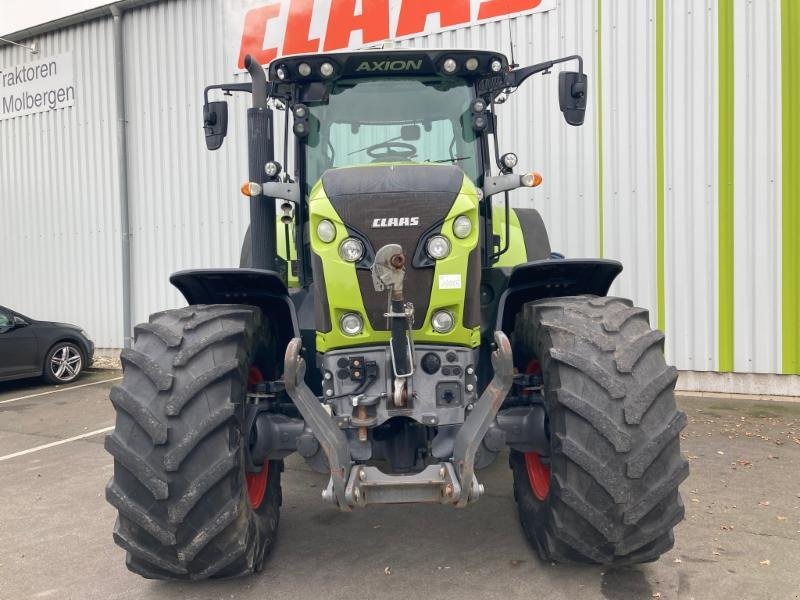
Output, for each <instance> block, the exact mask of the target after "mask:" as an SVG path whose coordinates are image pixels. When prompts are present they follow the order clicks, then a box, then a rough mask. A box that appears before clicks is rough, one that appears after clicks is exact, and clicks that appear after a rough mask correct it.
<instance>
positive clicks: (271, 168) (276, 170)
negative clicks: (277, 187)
mask: <svg viewBox="0 0 800 600" xmlns="http://www.w3.org/2000/svg"><path fill="white" fill-rule="evenodd" d="M264 172H265V173H266V174H267V177H272V178H275V177H277V176H278V175H279V174H280V172H281V163H279V162H275V161H274V160H271V161H269V162H268V163H267V164H265V165H264Z"/></svg>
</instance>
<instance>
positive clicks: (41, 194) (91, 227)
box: [0, 21, 122, 347]
mask: <svg viewBox="0 0 800 600" xmlns="http://www.w3.org/2000/svg"><path fill="white" fill-rule="evenodd" d="M37 41H38V43H39V48H40V54H39V56H45V57H46V56H51V55H54V54H59V53H62V52H67V51H72V53H73V58H74V72H75V106H74V107H72V108H68V109H63V110H56V111H48V112H45V113H39V114H35V115H29V116H25V117H18V118H15V119H8V120H4V121H0V304H2V305H4V306H8V307H9V308H13V309H15V310H18V311H19V312H21V313H24V314H27V315H28V316H30V317H32V318H34V319H41V320H48V321H50V320H55V321H68V322H73V323H77V324H80V325H81V326H83V327H84V328H85V329H86V330H88V332H89V334H90V335H91V336H92V337H93V339H94V340H95V343H97V344H98V345H99V346H101V347H103V346H105V347H114V346H117V347H118V346H120V345H121V341H122V327H121V323H122V296H121V279H120V274H119V273H120V267H119V265H120V241H119V240H120V238H119V206H118V203H119V200H118V197H119V193H118V186H117V181H118V174H117V167H116V159H115V156H116V121H115V120H114V93H113V91H114V84H113V81H114V80H113V61H112V59H111V56H112V55H113V40H112V36H111V22H110V21H93V22H91V23H87V24H84V25H79V26H76V27H71V28H69V29H64V30H60V31H56V32H53V33H49V34H47V35H43V36H41V37H40V38H38V40H37ZM37 58H38V57H37ZM26 60H29V55H28V53H27V51H26V50H23V49H22V48H18V47H12V46H5V47H3V48H0V65H2V66H3V67H4V68H6V67H10V66H12V65H17V64H21V63H23V62H25V61H26Z"/></svg>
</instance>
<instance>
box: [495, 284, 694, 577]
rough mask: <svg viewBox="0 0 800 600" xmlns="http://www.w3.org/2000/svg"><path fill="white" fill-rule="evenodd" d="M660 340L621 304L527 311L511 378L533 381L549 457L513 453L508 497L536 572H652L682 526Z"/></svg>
mask: <svg viewBox="0 0 800 600" xmlns="http://www.w3.org/2000/svg"><path fill="white" fill-rule="evenodd" d="M663 340H664V335H663V334H662V333H661V332H660V331H657V330H652V329H651V328H650V325H649V320H648V313H647V311H646V310H645V309H642V308H636V307H634V306H633V305H632V303H631V302H630V301H628V300H623V299H620V298H610V297H609V298H601V297H595V296H578V297H571V298H555V299H546V300H541V301H538V302H532V303H529V304H527V305H525V306H524V307H523V311H522V312H521V313H520V316H519V317H518V318H517V323H516V325H515V329H514V335H513V344H514V351H515V357H516V358H517V367H518V368H519V369H521V370H522V369H524V370H526V371H527V372H529V373H530V372H537V371H539V370H541V374H542V378H543V398H544V404H545V410H546V414H547V424H548V425H547V427H548V434H549V437H550V454H549V455H548V456H540V455H538V454H536V453H533V452H529V453H524V454H523V453H520V452H514V451H512V453H511V457H510V463H511V468H512V471H513V476H514V495H515V498H516V501H517V506H518V510H519V517H520V521H521V523H522V527H523V529H524V531H525V534H526V536H527V537H528V539H529V540H530V541H531V542H532V543H533V545H534V546H535V547H536V548H537V550H538V552H539V555H540V556H541V557H542V559H543V560H552V561H556V562H577V563H599V564H605V565H615V566H616V565H626V564H636V563H643V562H649V561H653V560H656V559H657V558H658V557H659V556H661V554H663V553H664V552H666V551H667V550H669V549H670V548H671V547H672V546H673V544H674V536H673V531H672V529H673V527H674V526H675V525H676V524H677V523H679V522H680V521H681V520H682V519H683V516H684V507H683V503H682V501H681V497H680V495H679V493H678V485H679V484H680V483H681V482H682V481H683V480H684V479H686V477H687V475H688V474H689V467H688V463H687V462H686V460H685V459H684V458H683V457H682V456H681V453H680V432H681V430H682V429H683V428H684V426H685V425H686V415H685V414H684V413H682V412H680V411H678V410H677V409H676V406H675V398H674V393H673V390H674V387H675V381H676V379H677V371H676V370H675V368H674V367H669V366H667V364H666V362H665V360H664V355H663Z"/></svg>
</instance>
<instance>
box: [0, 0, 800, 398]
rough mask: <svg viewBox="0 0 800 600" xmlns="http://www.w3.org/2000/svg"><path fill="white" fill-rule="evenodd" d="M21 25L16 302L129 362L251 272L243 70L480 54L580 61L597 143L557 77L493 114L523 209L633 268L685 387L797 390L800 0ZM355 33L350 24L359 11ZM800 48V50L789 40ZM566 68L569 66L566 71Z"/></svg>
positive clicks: (5, 267) (11, 276)
mask: <svg viewBox="0 0 800 600" xmlns="http://www.w3.org/2000/svg"><path fill="white" fill-rule="evenodd" d="M84 4H88V5H89V6H88V7H87V9H86V10H85V11H83V12H80V13H77V14H61V15H58V17H57V18H56V19H55V20H51V21H48V22H46V23H33V22H31V23H25V24H24V27H23V28H21V29H20V27H19V26H17V27H14V26H12V25H7V23H6V22H4V21H3V17H2V14H0V36H2V39H0V214H2V228H0V265H2V268H1V269H0V304H2V305H5V306H8V307H11V308H14V309H15V310H18V311H20V312H22V313H25V314H29V315H30V316H32V317H34V318H42V319H48V320H58V321H67V322H73V323H76V324H80V325H81V326H82V327H84V328H85V329H87V330H88V331H89V333H90V334H91V335H92V336H93V338H94V341H95V343H96V345H97V346H98V347H99V348H108V349H118V348H121V347H123V345H124V344H125V343H126V338H129V337H130V335H131V331H130V330H127V331H126V328H125V323H126V322H128V321H130V322H131V323H134V324H135V323H137V322H141V321H144V320H146V319H147V317H148V315H149V314H150V313H152V312H155V311H158V310H163V309H165V308H172V307H177V306H181V305H183V304H184V303H185V302H184V300H183V298H182V297H181V296H180V294H179V293H178V292H177V291H176V290H175V289H173V288H172V287H171V286H170V284H169V281H168V278H169V275H170V274H171V273H172V272H175V271H178V270H181V269H187V268H199V267H231V266H237V265H238V261H239V252H240V247H241V243H242V238H243V234H244V231H245V229H246V227H247V223H248V216H249V213H248V205H247V203H246V202H244V201H243V199H242V196H241V195H240V193H239V187H240V186H241V184H242V182H243V181H245V180H246V179H247V160H246V137H245V135H244V114H245V108H246V106H247V100H246V98H244V97H238V98H232V99H230V102H231V107H230V115H231V120H232V126H231V130H230V133H229V136H228V139H227V141H226V144H225V145H224V146H223V148H222V149H221V150H219V151H218V152H213V153H212V152H208V151H207V150H206V148H205V144H204V140H203V129H202V104H203V89H204V88H205V86H207V85H210V84H214V83H222V82H234V81H237V80H241V81H247V80H248V76H247V75H246V73H242V69H241V66H240V61H241V57H242V56H243V55H244V54H245V53H246V52H250V53H252V54H254V55H255V56H256V57H258V58H259V59H260V60H262V61H265V60H268V59H270V58H273V57H275V56H279V55H282V54H292V53H297V52H308V51H325V52H328V51H334V50H336V49H342V48H346V47H349V48H358V47H361V46H364V45H366V44H375V43H378V42H380V41H381V40H385V39H387V38H388V39H389V43H392V44H395V45H398V46H411V47H430V48H442V47H451V48H486V49H493V50H497V51H501V52H504V53H506V54H509V53H510V51H511V49H512V48H513V52H514V58H515V60H516V62H517V63H520V64H523V65H526V64H533V63H535V62H540V61H542V60H546V59H548V58H555V57H559V56H564V55H568V54H581V55H582V56H583V58H584V69H585V71H586V72H587V73H588V75H589V84H590V96H589V104H588V110H587V114H586V121H585V124H584V126H583V127H579V128H572V127H569V126H568V125H566V124H565V123H564V121H563V119H562V117H561V114H560V112H559V109H558V102H557V77H556V76H555V75H556V74H555V73H554V74H553V75H552V76H549V77H541V78H536V80H535V81H532V82H530V83H529V84H528V85H527V86H526V87H525V88H524V89H523V88H521V89H519V90H518V91H517V92H516V94H515V97H514V98H513V100H512V101H510V102H508V104H506V105H504V106H501V107H500V108H499V110H500V111H502V114H501V119H500V123H501V127H502V130H501V134H500V140H501V145H502V148H501V150H502V151H514V152H515V153H516V154H517V155H518V156H519V162H520V165H521V166H522V167H523V168H530V169H536V170H537V171H540V172H541V173H542V174H543V176H544V183H543V184H542V185H541V186H540V187H538V188H536V189H533V190H530V189H526V190H524V191H516V192H514V195H513V196H512V202H513V204H514V205H516V206H529V207H535V208H537V209H538V210H539V211H540V212H541V214H542V215H543V217H544V220H545V223H546V224H547V226H548V229H549V232H550V238H551V244H552V246H553V249H554V250H558V251H559V252H561V253H563V254H565V255H566V256H568V257H599V256H602V257H604V258H613V259H617V260H620V261H621V262H622V263H623V265H624V267H625V268H624V271H623V273H622V274H621V275H620V277H619V278H618V279H617V281H616V283H615V284H614V286H613V287H612V293H613V294H615V295H620V296H625V297H629V298H631V299H633V300H634V302H635V303H636V304H638V305H639V306H644V307H646V308H648V309H649V310H650V317H651V321H652V322H653V324H654V325H657V326H658V327H660V328H661V329H663V330H664V331H665V333H666V344H665V352H666V354H667V360H668V361H669V362H670V363H672V364H674V365H676V366H677V368H678V369H680V370H681V371H682V372H683V376H682V379H681V381H680V383H679V387H683V389H689V390H703V391H727V392H744V393H752V394H768V395H800V236H799V235H798V232H799V231H800V113H798V111H797V107H798V98H800V37H798V35H797V32H798V31H800V4H798V3H797V2H794V0H763V1H762V0H760V1H759V2H750V1H748V0H673V1H666V0H645V1H641V2H640V1H637V2H629V1H627V0H510V1H509V0H448V1H446V2H445V1H426V0H386V2H377V1H374V2H372V1H370V0H123V1H121V2H116V3H112V4H105V5H100V6H98V4H99V3H98V2H91V0H89V1H88V2H84ZM343 15H344V18H342V16H343ZM790 32H792V33H793V34H794V37H792V35H790ZM554 71H558V68H557V67H556V68H554Z"/></svg>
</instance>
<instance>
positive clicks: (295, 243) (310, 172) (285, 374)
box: [106, 49, 688, 579]
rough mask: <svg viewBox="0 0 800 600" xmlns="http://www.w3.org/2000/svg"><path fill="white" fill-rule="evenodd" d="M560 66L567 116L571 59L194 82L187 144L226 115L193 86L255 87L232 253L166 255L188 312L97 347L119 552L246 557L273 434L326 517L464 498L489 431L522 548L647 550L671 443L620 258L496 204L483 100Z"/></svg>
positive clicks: (435, 55)
mask: <svg viewBox="0 0 800 600" xmlns="http://www.w3.org/2000/svg"><path fill="white" fill-rule="evenodd" d="M566 62H571V63H574V64H576V65H577V71H571V72H567V71H563V72H561V73H559V75H558V95H559V103H560V108H561V111H562V112H563V114H564V117H565V119H566V121H567V123H569V124H571V125H581V124H582V123H583V118H584V113H585V110H586V98H587V87H588V86H587V77H586V75H585V74H584V73H583V63H582V59H581V58H580V57H579V56H569V57H565V58H560V59H557V60H550V61H547V62H543V63H540V64H536V65H532V66H529V67H522V68H518V66H517V65H513V64H511V65H510V64H509V62H508V60H507V58H506V57H505V56H503V55H502V54H500V53H497V52H487V51H472V50H453V51H450V50H418V49H407V50H369V51H360V52H349V53H334V54H318V55H307V56H292V57H285V58H280V59H278V60H275V61H273V62H272V63H271V64H270V65H269V67H268V69H267V73H265V71H264V69H263V68H262V66H261V65H259V64H258V63H257V62H256V61H254V60H252V59H251V58H250V57H248V58H247V60H246V66H247V69H248V71H249V73H250V76H251V82H248V83H232V84H221V85H213V86H209V87H208V88H206V90H205V104H204V115H203V116H204V129H205V135H206V144H207V146H208V148H209V149H212V150H213V149H217V148H219V147H220V146H221V144H222V143H223V140H224V138H225V135H226V132H227V123H228V110H227V104H226V102H224V101H210V99H209V95H210V94H211V93H212V92H215V93H219V92H223V93H226V94H231V93H234V92H243V93H249V94H251V96H252V107H251V108H248V110H247V132H248V161H249V165H248V168H249V181H248V182H246V183H245V185H244V186H243V187H242V191H243V193H244V194H245V195H246V196H248V197H249V202H250V228H249V231H248V233H247V235H246V239H245V241H244V244H243V248H242V260H241V265H240V268H237V269H208V270H193V271H183V272H179V273H175V274H174V275H173V276H172V277H171V282H172V283H173V284H174V285H175V286H176V287H177V288H178V289H179V290H180V291H181V292H182V294H183V295H184V296H185V298H186V300H187V302H188V306H186V307H185V308H179V309H176V310H166V311H164V312H160V313H156V314H154V315H152V316H151V317H150V320H149V322H147V323H143V324H141V325H138V326H137V327H136V328H135V343H134V345H133V348H130V349H125V350H123V351H122V355H121V358H122V362H123V366H124V370H125V372H124V378H123V380H122V382H121V383H120V384H119V385H118V386H116V387H114V388H113V389H112V391H111V401H112V403H113V404H114V407H115V409H116V414H117V417H116V427H115V430H114V432H113V433H112V434H111V435H109V436H108V438H107V439H106V449H107V450H108V451H109V452H110V453H111V454H112V455H113V457H114V476H113V478H112V479H111V481H110V482H109V484H108V486H107V488H106V497H107V499H108V501H109V502H110V503H111V504H112V505H114V506H115V507H116V508H117V509H118V511H119V517H118V519H117V522H116V526H115V529H114V539H115V541H116V542H117V544H119V545H120V546H121V547H122V548H124V549H125V550H126V551H127V566H128V568H129V569H130V570H131V571H134V572H136V573H139V574H140V575H143V576H144V577H148V578H154V579H203V578H209V577H230V576H236V575H242V574H246V573H251V572H254V571H258V570H259V569H260V568H261V567H262V564H263V561H264V557H265V555H266V554H267V553H268V552H269V551H270V548H271V546H272V544H273V542H274V539H275V536H276V531H277V528H278V518H279V509H280V504H281V484H280V479H281V472H282V467H283V460H284V458H285V457H287V456H288V455H289V454H291V453H294V452H297V453H299V454H300V456H302V457H303V458H304V459H305V460H306V461H307V462H308V464H309V465H311V467H313V468H314V469H315V470H317V471H319V472H320V473H324V474H326V475H327V476H328V481H327V485H326V487H325V488H324V490H323V491H322V499H321V502H327V503H330V505H331V506H332V507H338V509H340V510H343V511H350V510H353V509H356V508H359V507H364V506H367V505H370V504H383V503H412V502H415V503H416V502H428V503H441V504H447V505H451V506H453V507H457V508H463V507H466V506H469V505H470V504H471V503H473V502H476V501H477V500H479V499H480V497H481V496H482V495H483V494H484V493H485V490H484V486H483V484H481V482H480V476H479V469H481V468H483V467H486V466H488V465H489V464H491V463H492V461H493V460H494V459H495V458H496V457H497V456H498V455H499V454H501V453H504V452H506V448H508V449H509V450H508V452H509V456H510V458H509V462H510V466H511V471H512V473H513V481H514V496H515V498H516V501H517V506H518V509H519V517H520V521H521V524H522V527H523V529H524V531H525V534H526V535H527V537H528V538H529V539H530V541H531V543H532V544H533V545H534V546H535V548H536V549H537V550H538V552H539V554H540V556H541V557H542V558H543V559H545V560H552V561H558V562H577V563H599V564H604V565H623V564H633V563H641V562H647V561H652V560H655V559H657V558H658V557H659V556H660V555H661V554H662V553H664V552H665V551H666V550H668V549H669V548H671V547H672V545H673V542H674V538H673V531H672V529H673V526H674V525H676V524H677V523H678V522H679V521H680V520H681V519H682V518H683V514H684V509H683V504H682V502H681V499H680V496H679V493H678V485H679V484H680V483H681V481H682V480H683V479H685V478H686V476H687V474H688V465H687V462H686V461H685V460H684V459H683V458H682V456H681V454H680V448H679V443H680V440H679V434H680V431H681V429H682V428H683V427H684V426H685V425H686V416H685V415H684V414H683V413H681V412H679V411H678V410H677V409H676V405H675V399H674V394H673V390H674V386H675V381H676V377H677V372H676V370H675V369H674V368H673V367H670V366H667V364H666V362H665V360H664V356H663V340H664V335H663V334H662V333H661V332H659V331H657V330H653V329H651V328H650V325H649V322H648V313H647V311H646V310H644V309H642V308H636V307H634V306H633V304H632V303H631V302H630V301H628V300H625V299H621V298H614V297H608V296H607V292H608V289H609V287H610V285H611V283H612V281H613V280H614V278H615V277H616V276H617V275H618V274H619V272H620V271H621V270H622V266H621V265H620V264H619V263H618V262H616V261H613V260H595V259H566V258H564V257H563V256H561V255H559V254H556V253H552V252H551V249H550V244H549V241H548V236H547V232H546V230H545V227H544V224H543V222H542V219H541V217H540V215H539V213H537V211H535V210H533V209H530V208H516V209H512V208H511V207H510V203H509V192H511V191H512V190H514V189H517V188H524V187H529V188H530V187H535V186H536V185H538V183H539V182H540V181H541V178H540V177H539V176H538V174H536V173H530V172H528V173H517V172H515V168H516V166H517V165H516V163H517V158H516V156H515V155H514V154H513V153H507V154H503V155H501V154H500V152H499V150H498V147H499V143H498V139H497V135H498V127H497V117H496V104H498V103H499V102H502V101H504V100H505V99H506V98H507V97H508V95H509V94H510V93H511V92H513V90H515V89H516V88H517V87H519V86H520V85H522V83H523V82H524V81H525V80H526V79H527V78H529V77H530V76H532V75H534V74H537V73H543V74H547V73H548V72H549V71H550V70H551V69H552V68H553V66H554V65H556V64H558V63H566ZM279 118H280V121H279V122H278V124H277V126H276V120H278V119H279ZM276 129H277V131H278V132H280V131H281V129H282V130H283V138H282V140H283V144H282V150H283V153H282V154H283V156H282V164H281V163H279V162H278V161H276V156H275V154H276V152H275V150H276V148H275V147H276V141H275V140H276ZM291 142H293V143H291ZM290 146H292V147H293V150H292V152H293V154H292V157H291V163H292V165H293V166H292V168H291V169H287V168H286V165H288V163H289V149H290ZM279 150H280V148H279ZM279 158H280V156H279Z"/></svg>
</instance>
